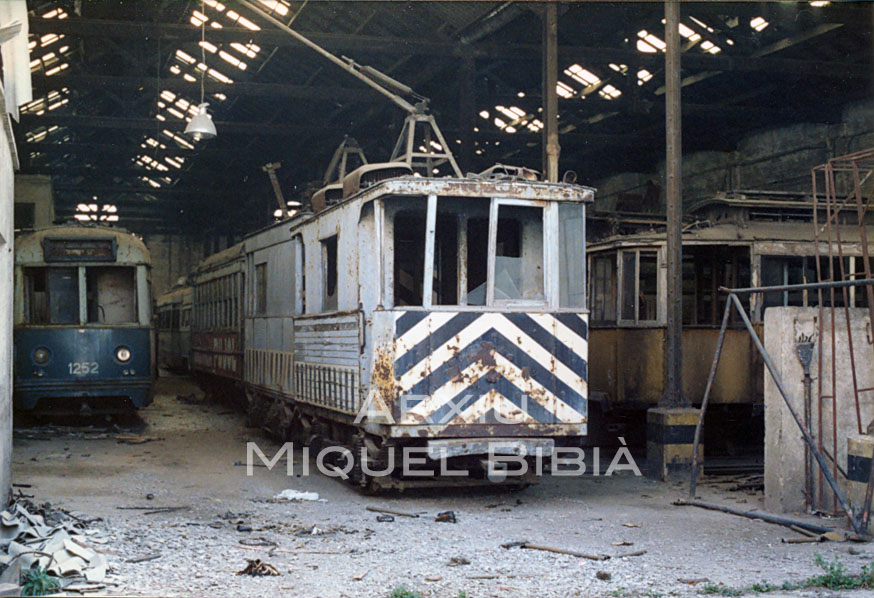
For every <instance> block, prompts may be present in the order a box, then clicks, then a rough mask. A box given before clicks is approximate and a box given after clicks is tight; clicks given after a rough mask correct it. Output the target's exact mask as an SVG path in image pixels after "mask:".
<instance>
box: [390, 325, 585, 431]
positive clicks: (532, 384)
mask: <svg viewBox="0 0 874 598" xmlns="http://www.w3.org/2000/svg"><path fill="white" fill-rule="evenodd" d="M587 357H588V322H587V315H586V314H576V313H565V312H562V313H519V312H505V313H488V312H445V311H439V312H438V311H434V312H425V311H408V312H403V313H401V314H399V315H398V316H397V317H396V319H395V361H394V373H395V378H396V382H397V384H398V386H399V387H400V391H401V395H405V397H406V398H405V407H406V408H407V411H406V412H405V417H404V419H403V420H402V421H401V422H400V423H402V424H404V423H422V424H450V423H472V420H474V419H477V418H482V419H480V420H479V421H483V420H485V421H489V418H490V415H492V414H491V413H490V411H494V412H495V413H499V414H500V415H501V416H502V417H503V420H502V421H504V422H506V421H507V418H510V419H511V420H512V421H514V423H515V422H518V423H535V422H536V423H544V424H545V423H550V424H562V423H580V422H585V421H586V411H587V409H586V398H587V395H588V392H587V381H588V369H587V368H588V365H587ZM459 414H460V415H459ZM456 416H457V417H456Z"/></svg>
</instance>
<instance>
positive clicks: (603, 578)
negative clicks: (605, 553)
mask: <svg viewBox="0 0 874 598" xmlns="http://www.w3.org/2000/svg"><path fill="white" fill-rule="evenodd" d="M595 577H597V578H598V579H600V580H601V581H610V580H611V579H613V576H612V575H610V574H609V573H608V572H607V571H598V572H597V573H595Z"/></svg>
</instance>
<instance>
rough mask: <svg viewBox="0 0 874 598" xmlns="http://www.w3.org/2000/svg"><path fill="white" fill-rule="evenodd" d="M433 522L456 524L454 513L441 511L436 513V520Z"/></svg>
mask: <svg viewBox="0 0 874 598" xmlns="http://www.w3.org/2000/svg"><path fill="white" fill-rule="evenodd" d="M434 521H441V522H445V523H458V521H457V520H456V519H455V512H454V511H443V512H442V513H437V518H436V519H434Z"/></svg>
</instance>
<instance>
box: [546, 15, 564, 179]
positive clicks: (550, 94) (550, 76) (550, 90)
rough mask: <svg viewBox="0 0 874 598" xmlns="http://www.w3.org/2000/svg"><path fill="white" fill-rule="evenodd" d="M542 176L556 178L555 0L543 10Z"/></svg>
mask: <svg viewBox="0 0 874 598" xmlns="http://www.w3.org/2000/svg"><path fill="white" fill-rule="evenodd" d="M542 78H543V96H542V97H543V177H544V179H545V180H547V181H554V182H556V181H558V156H559V154H560V153H561V146H560V145H559V143H558V95H557V94H556V92H555V86H556V85H557V84H558V4H557V3H555V2H548V3H547V4H546V6H545V7H544V10H543V77H542Z"/></svg>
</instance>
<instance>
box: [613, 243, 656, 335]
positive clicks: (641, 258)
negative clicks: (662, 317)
mask: <svg viewBox="0 0 874 598" xmlns="http://www.w3.org/2000/svg"><path fill="white" fill-rule="evenodd" d="M621 255H622V288H621V291H622V312H621V319H622V320H626V321H632V322H652V321H655V320H656V318H657V301H656V298H657V296H658V292H657V289H658V255H657V253H656V252H655V251H638V250H631V251H623V252H622V254H621Z"/></svg>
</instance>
